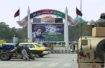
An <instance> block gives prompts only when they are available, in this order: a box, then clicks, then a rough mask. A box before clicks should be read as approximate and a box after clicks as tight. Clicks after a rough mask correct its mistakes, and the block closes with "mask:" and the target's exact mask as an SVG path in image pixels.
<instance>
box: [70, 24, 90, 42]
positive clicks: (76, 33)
mask: <svg viewBox="0 0 105 68" xmlns="http://www.w3.org/2000/svg"><path fill="white" fill-rule="evenodd" d="M86 25H87V22H83V23H78V24H77V25H76V26H71V25H69V40H76V39H78V38H79V37H80V36H89V35H90V34H89V32H88V31H87V30H86Z"/></svg>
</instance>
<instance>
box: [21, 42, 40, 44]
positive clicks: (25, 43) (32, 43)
mask: <svg viewBox="0 0 105 68" xmlns="http://www.w3.org/2000/svg"><path fill="white" fill-rule="evenodd" d="M20 44H38V43H36V42H22V43H20Z"/></svg>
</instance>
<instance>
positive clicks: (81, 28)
mask: <svg viewBox="0 0 105 68" xmlns="http://www.w3.org/2000/svg"><path fill="white" fill-rule="evenodd" d="M86 25H87V22H83V23H78V24H77V25H76V26H71V25H69V30H68V31H69V40H76V39H78V38H79V37H80V36H81V35H82V36H90V35H91V34H90V33H89V32H88V31H86ZM14 35H15V36H16V37H18V38H19V39H25V38H26V39H27V26H25V27H23V28H19V29H18V28H15V27H12V28H10V27H9V26H8V25H7V24H6V23H5V22H0V39H9V40H12V38H13V36H14Z"/></svg>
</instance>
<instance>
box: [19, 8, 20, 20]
mask: <svg viewBox="0 0 105 68" xmlns="http://www.w3.org/2000/svg"><path fill="white" fill-rule="evenodd" d="M19 21H20V7H19Z"/></svg>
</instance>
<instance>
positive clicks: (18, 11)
mask: <svg viewBox="0 0 105 68" xmlns="http://www.w3.org/2000/svg"><path fill="white" fill-rule="evenodd" d="M19 15H20V9H18V10H17V11H16V13H15V14H14V18H15V17H17V16H19Z"/></svg>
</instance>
